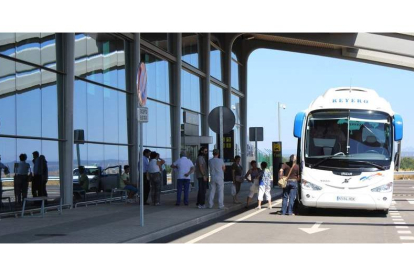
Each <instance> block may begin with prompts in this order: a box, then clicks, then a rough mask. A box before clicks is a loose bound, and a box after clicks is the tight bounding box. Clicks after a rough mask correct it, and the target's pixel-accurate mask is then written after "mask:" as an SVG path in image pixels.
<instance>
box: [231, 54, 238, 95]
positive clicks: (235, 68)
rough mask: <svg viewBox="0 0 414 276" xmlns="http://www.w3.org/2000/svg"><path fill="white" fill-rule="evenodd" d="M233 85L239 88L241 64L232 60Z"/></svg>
mask: <svg viewBox="0 0 414 276" xmlns="http://www.w3.org/2000/svg"><path fill="white" fill-rule="evenodd" d="M231 86H232V87H233V88H235V89H237V90H239V64H238V63H237V62H235V61H234V60H232V61H231Z"/></svg>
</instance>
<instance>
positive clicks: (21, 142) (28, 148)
mask: <svg viewBox="0 0 414 276" xmlns="http://www.w3.org/2000/svg"><path fill="white" fill-rule="evenodd" d="M34 151H38V152H39V153H40V154H43V155H45V157H46V160H48V158H47V157H48V156H47V154H45V152H43V151H42V141H41V140H31V139H16V162H17V160H19V155H20V154H22V153H25V154H26V155H27V160H26V162H27V163H28V164H30V167H31V168H32V170H33V154H32V153H33V152H34ZM10 168H11V167H10Z"/></svg>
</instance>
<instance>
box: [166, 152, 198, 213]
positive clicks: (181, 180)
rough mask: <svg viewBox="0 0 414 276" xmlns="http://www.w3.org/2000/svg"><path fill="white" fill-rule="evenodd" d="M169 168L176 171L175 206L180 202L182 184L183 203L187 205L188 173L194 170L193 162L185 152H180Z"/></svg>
mask: <svg viewBox="0 0 414 276" xmlns="http://www.w3.org/2000/svg"><path fill="white" fill-rule="evenodd" d="M171 168H173V169H176V173H177V202H176V203H175V205H176V206H180V204H181V192H182V190H183V186H184V205H186V206H188V189H189V186H190V175H191V174H192V173H193V172H194V164H193V162H191V160H190V159H188V158H187V157H186V152H185V151H182V152H181V153H180V159H178V160H177V161H175V162H174V163H173V164H172V165H171Z"/></svg>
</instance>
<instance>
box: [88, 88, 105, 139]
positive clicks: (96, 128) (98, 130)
mask: <svg viewBox="0 0 414 276" xmlns="http://www.w3.org/2000/svg"><path fill="white" fill-rule="evenodd" d="M103 95H104V93H103V87H101V86H98V85H93V84H91V83H87V84H86V108H87V117H86V120H87V122H88V136H87V139H88V140H89V141H104V119H103V118H104V97H103Z"/></svg>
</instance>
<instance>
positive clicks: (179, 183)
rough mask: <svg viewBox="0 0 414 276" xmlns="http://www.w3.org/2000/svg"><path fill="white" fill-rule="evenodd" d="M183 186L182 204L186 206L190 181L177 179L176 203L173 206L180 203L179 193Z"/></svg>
mask: <svg viewBox="0 0 414 276" xmlns="http://www.w3.org/2000/svg"><path fill="white" fill-rule="evenodd" d="M183 186H184V204H185V205H188V189H189V188H190V179H177V202H176V203H175V204H178V205H180V203H181V192H182V191H183Z"/></svg>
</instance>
